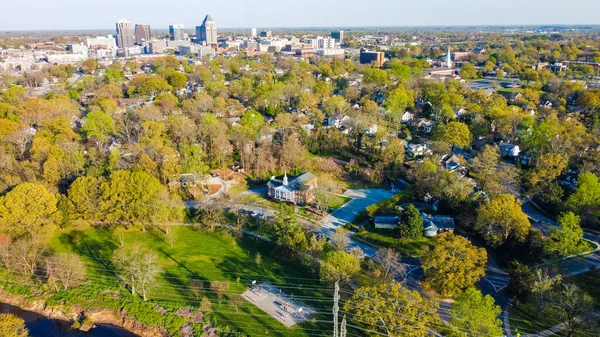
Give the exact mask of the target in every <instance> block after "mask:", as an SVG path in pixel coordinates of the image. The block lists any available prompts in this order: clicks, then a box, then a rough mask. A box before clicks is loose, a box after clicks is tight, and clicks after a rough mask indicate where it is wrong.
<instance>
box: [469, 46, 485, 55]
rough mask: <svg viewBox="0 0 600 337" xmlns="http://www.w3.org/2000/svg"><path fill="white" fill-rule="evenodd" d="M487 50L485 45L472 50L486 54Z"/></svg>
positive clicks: (474, 52) (475, 52)
mask: <svg viewBox="0 0 600 337" xmlns="http://www.w3.org/2000/svg"><path fill="white" fill-rule="evenodd" d="M485 52H486V50H485V48H484V47H477V48H475V49H473V51H472V53H473V54H485Z"/></svg>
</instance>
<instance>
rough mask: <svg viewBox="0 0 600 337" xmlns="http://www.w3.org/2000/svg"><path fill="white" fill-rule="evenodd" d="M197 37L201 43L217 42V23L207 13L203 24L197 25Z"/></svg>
mask: <svg viewBox="0 0 600 337" xmlns="http://www.w3.org/2000/svg"><path fill="white" fill-rule="evenodd" d="M196 39H197V40H198V42H199V43H201V44H207V45H211V44H216V43H217V23H216V22H215V21H214V20H213V19H212V18H211V17H210V15H206V17H205V18H204V21H202V25H201V26H198V27H196Z"/></svg>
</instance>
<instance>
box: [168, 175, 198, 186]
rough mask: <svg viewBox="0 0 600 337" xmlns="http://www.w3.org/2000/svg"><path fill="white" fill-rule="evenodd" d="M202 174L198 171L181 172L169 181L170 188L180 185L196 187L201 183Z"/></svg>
mask: <svg viewBox="0 0 600 337" xmlns="http://www.w3.org/2000/svg"><path fill="white" fill-rule="evenodd" d="M203 180H204V176H203V175H202V174H199V173H183V174H179V175H177V176H175V179H173V180H172V181H171V182H170V183H169V187H171V188H182V187H198V186H199V185H202V181H203Z"/></svg>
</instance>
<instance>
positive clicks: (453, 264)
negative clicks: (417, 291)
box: [422, 233, 487, 296]
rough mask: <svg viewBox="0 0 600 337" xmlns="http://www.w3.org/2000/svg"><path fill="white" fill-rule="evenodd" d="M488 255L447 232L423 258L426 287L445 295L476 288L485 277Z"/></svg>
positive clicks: (460, 237)
mask: <svg viewBox="0 0 600 337" xmlns="http://www.w3.org/2000/svg"><path fill="white" fill-rule="evenodd" d="M486 263H487V252H486V250H485V249H484V248H477V247H475V246H473V245H472V244H471V243H470V242H469V240H467V239H466V238H464V237H462V236H458V235H454V234H451V233H444V234H442V235H440V236H439V239H438V241H437V244H436V246H435V247H434V248H433V249H432V250H430V251H429V252H427V253H426V254H425V256H424V257H423V262H422V265H423V270H424V271H425V284H426V285H427V286H429V287H431V288H433V289H435V290H436V291H438V292H440V293H441V294H442V295H444V296H455V295H457V294H459V293H460V292H461V291H462V290H464V289H467V288H469V287H473V286H474V285H475V282H477V281H479V279H481V278H482V277H483V276H484V275H485V265H486Z"/></svg>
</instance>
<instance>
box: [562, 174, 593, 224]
mask: <svg viewBox="0 0 600 337" xmlns="http://www.w3.org/2000/svg"><path fill="white" fill-rule="evenodd" d="M567 207H569V208H571V209H573V210H575V211H576V212H578V213H582V214H583V213H589V212H596V211H597V210H598V208H599V207H600V182H599V181H598V176H596V175H595V174H593V173H591V172H586V173H582V174H580V175H579V177H578V178H577V188H576V189H575V192H573V194H571V196H570V197H569V199H568V200H567Z"/></svg>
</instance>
